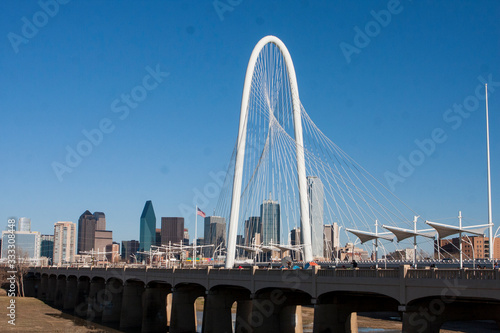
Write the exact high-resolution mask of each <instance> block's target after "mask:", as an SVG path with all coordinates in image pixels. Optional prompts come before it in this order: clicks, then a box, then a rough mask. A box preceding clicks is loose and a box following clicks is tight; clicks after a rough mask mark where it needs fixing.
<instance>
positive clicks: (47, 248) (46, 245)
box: [40, 235, 54, 262]
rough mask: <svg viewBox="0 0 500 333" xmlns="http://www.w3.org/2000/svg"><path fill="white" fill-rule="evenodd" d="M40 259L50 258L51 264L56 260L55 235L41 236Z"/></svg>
mask: <svg viewBox="0 0 500 333" xmlns="http://www.w3.org/2000/svg"><path fill="white" fill-rule="evenodd" d="M40 257H42V258H43V257H45V258H49V259H50V260H51V262H53V259H54V235H41V236H40Z"/></svg>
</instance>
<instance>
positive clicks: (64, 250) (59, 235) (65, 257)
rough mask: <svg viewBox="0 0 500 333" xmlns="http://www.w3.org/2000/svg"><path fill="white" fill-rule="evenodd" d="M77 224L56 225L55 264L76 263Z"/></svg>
mask: <svg viewBox="0 0 500 333" xmlns="http://www.w3.org/2000/svg"><path fill="white" fill-rule="evenodd" d="M75 254H76V224H75V223H73V222H56V223H55V224H54V259H53V261H52V262H53V264H54V265H58V264H65V263H71V262H73V261H75Z"/></svg>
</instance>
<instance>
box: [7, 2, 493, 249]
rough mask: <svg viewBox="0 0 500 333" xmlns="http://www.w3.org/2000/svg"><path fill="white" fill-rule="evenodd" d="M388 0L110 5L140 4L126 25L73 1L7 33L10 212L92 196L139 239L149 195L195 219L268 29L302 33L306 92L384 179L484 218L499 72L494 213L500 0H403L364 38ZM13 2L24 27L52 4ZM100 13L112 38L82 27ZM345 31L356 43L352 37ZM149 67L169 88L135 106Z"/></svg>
mask: <svg viewBox="0 0 500 333" xmlns="http://www.w3.org/2000/svg"><path fill="white" fill-rule="evenodd" d="M387 4H388V3H387V2H386V1H381V2H376V3H358V4H339V3H334V4H318V5H306V4H304V3H301V4H287V5H286V6H282V5H280V4H264V5H261V6H258V5H256V4H250V3H242V4H241V5H239V6H237V7H235V8H234V11H232V12H227V13H225V14H224V15H223V17H224V19H223V20H221V19H220V16H219V14H218V13H217V12H216V11H215V10H214V8H213V7H212V6H211V4H210V3H207V4H203V5H200V4H196V5H194V4H193V3H189V2H186V3H185V4H184V5H182V4H168V5H167V4H160V3H153V4H152V6H151V7H150V8H144V7H141V6H139V5H135V4H123V5H122V6H118V7H117V6H115V5H113V4H102V8H103V10H108V11H113V12H116V13H117V17H120V16H121V17H122V18H126V19H127V20H129V21H130V27H126V26H122V25H120V22H119V21H118V18H111V19H110V18H106V19H104V17H100V16H97V17H94V15H93V14H92V12H91V11H90V8H88V7H86V6H85V5H83V4H79V3H75V2H71V3H69V4H67V5H64V6H61V7H60V10H59V13H58V14H57V16H56V17H55V18H53V19H51V21H50V23H49V24H47V26H44V27H43V28H40V29H39V32H38V33H37V35H36V36H34V37H33V38H30V39H29V42H28V43H26V44H24V43H23V44H20V45H18V47H17V49H18V50H17V52H15V50H14V49H13V48H12V44H11V42H10V41H9V39H7V38H4V43H3V44H2V48H3V49H4V51H5V52H4V53H3V54H5V58H4V64H5V75H4V78H3V79H2V80H1V81H0V84H1V85H2V89H0V91H2V104H1V106H0V107H1V109H2V110H3V112H4V114H5V119H4V122H3V123H2V130H3V131H2V133H3V134H4V136H5V138H6V139H5V140H2V143H1V147H2V151H3V152H4V153H5V154H4V156H5V157H4V158H5V159H6V160H8V161H10V162H9V163H8V164H5V166H4V173H3V178H2V183H3V185H4V186H5V188H8V189H9V196H6V195H5V194H4V197H3V198H2V200H0V210H1V211H2V212H4V221H6V220H7V218H8V217H11V216H16V217H21V216H29V217H30V218H31V220H32V224H33V225H36V226H37V227H36V228H35V229H36V230H39V231H40V232H41V234H49V233H51V232H52V228H53V224H54V223H55V222H57V221H73V222H77V220H78V216H79V215H78V214H79V212H81V210H83V209H84V208H85V207H95V209H98V210H99V211H104V212H106V217H107V221H108V225H109V227H108V228H109V229H110V230H113V231H114V237H115V238H116V239H117V240H129V239H136V238H137V236H136V234H137V227H136V224H137V215H138V213H137V212H140V209H141V208H142V205H143V203H144V201H146V200H148V199H151V200H153V201H154V202H155V203H156V209H157V214H158V216H181V217H184V219H185V225H186V227H188V228H189V229H190V230H191V231H194V209H193V207H194V206H195V205H196V204H198V206H199V207H200V208H201V209H203V210H204V211H210V210H211V209H212V208H213V207H215V202H216V194H213V193H214V190H213V189H214V188H215V189H217V188H220V186H219V185H218V184H220V182H221V178H222V179H223V177H222V176H221V172H224V171H225V170H226V164H227V161H228V160H229V158H230V155H231V151H232V148H233V146H234V143H235V140H236V133H237V123H238V115H239V106H240V100H241V90H242V82H243V78H244V73H245V68H246V65H247V62H248V57H249V55H250V52H251V50H252V48H253V47H254V45H255V43H256V42H257V41H258V40H259V39H260V38H261V37H263V36H265V35H267V34H273V35H276V36H278V37H280V38H281V39H282V40H283V41H284V42H285V43H286V44H287V46H288V48H289V49H290V52H291V54H292V57H293V59H294V63H295V68H296V71H297V75H298V79H299V89H300V96H301V101H302V103H303V105H304V106H305V107H306V108H307V110H308V112H309V114H310V115H311V117H312V119H313V120H314V121H315V122H316V123H317V124H321V125H320V128H321V130H322V131H323V132H324V133H325V134H326V135H327V136H328V137H329V138H331V139H332V140H333V141H334V142H335V143H337V144H338V145H339V146H340V147H342V148H343V149H344V150H345V151H346V152H347V153H348V154H350V155H351V156H352V157H354V158H355V159H356V160H357V161H358V162H359V163H360V164H361V165H362V166H363V167H365V168H366V169H367V170H368V171H370V172H371V173H372V174H373V175H374V176H375V177H376V178H377V179H379V180H380V181H381V182H382V183H383V184H384V185H385V186H389V187H390V184H389V183H388V182H387V179H386V175H387V172H389V173H392V174H394V175H396V176H398V175H399V176H400V177H402V179H403V181H397V182H396V183H393V186H394V188H395V193H396V195H398V196H399V197H400V198H401V199H403V200H404V201H405V202H406V203H407V204H408V205H409V206H410V207H412V208H414V209H415V210H416V211H417V212H419V214H421V215H422V216H424V217H425V218H427V219H429V220H435V219H441V218H447V217H455V216H456V215H457V212H458V210H462V211H463V214H464V216H465V218H464V224H476V223H477V221H480V222H486V176H485V173H486V166H485V160H486V158H485V133H484V101H483V100H481V99H480V98H476V99H474V97H475V96H476V95H477V94H479V95H480V93H482V91H483V90H482V89H483V88H482V85H483V84H484V83H485V82H489V88H490V96H489V97H490V128H491V144H492V146H491V148H492V154H491V157H492V182H493V184H492V185H493V193H492V194H493V214H494V215H493V216H494V220H495V216H496V215H495V214H497V213H496V212H497V211H499V210H498V208H499V206H498V202H499V201H498V200H497V199H496V198H498V190H497V189H498V188H499V187H500V183H499V181H500V178H499V177H498V170H499V167H498V166H499V165H500V160H499V157H498V156H500V147H498V145H496V142H500V139H499V137H500V133H499V131H498V129H499V128H500V117H498V112H497V110H498V109H499V103H498V100H499V98H498V91H500V88H499V83H498V82H499V81H500V69H499V65H498V62H497V61H496V59H498V56H499V55H500V50H499V47H498V45H497V44H498V43H495V42H494V41H496V40H498V39H499V38H498V36H499V35H500V28H499V27H498V22H497V18H496V16H495V15H494V13H496V12H498V10H499V8H498V6H499V4H498V3H496V2H493V1H485V2H481V3H478V4H461V5H458V4H431V5H429V4H427V5H426V4H420V3H414V2H407V1H401V3H400V6H399V7H398V8H399V11H398V13H397V14H393V15H392V16H391V20H390V22H389V23H388V24H387V25H385V26H383V25H379V26H380V31H379V33H377V34H376V35H375V36H368V37H369V38H368V40H367V39H366V38H365V39H364V40H363V37H362V35H361V34H358V35H357V31H358V30H356V29H354V28H355V27H358V28H360V29H361V30H364V28H365V26H366V25H367V24H368V23H370V22H377V21H376V20H375V18H374V16H373V14H372V11H373V12H375V13H379V12H380V11H382V10H387ZM0 6H2V7H0V8H2V9H4V10H3V11H2V14H0V15H3V16H2V18H3V19H2V20H0V22H1V23H0V29H2V31H4V32H5V35H7V33H9V32H13V33H16V34H21V33H22V31H21V30H22V25H23V21H22V20H21V18H22V17H27V18H31V17H32V16H33V14H34V13H36V12H37V11H39V10H40V7H39V6H38V4H37V3H36V2H32V3H30V2H26V3H16V5H14V6H12V5H8V4H3V3H2V4H0ZM450 11H452V12H453V13H454V14H453V15H449V12H450ZM346 12H347V13H350V14H349V15H345V13H346ZM342 13H344V14H342ZM138 14H139V15H138ZM141 14H142V15H141ZM476 17H481V20H477V19H475V18H476ZM92 18H93V19H95V20H96V21H95V22H94V21H93V19H92ZM146 18H147V19H146ZM438 20H439V24H438V23H437V21H438ZM120 21H121V20H120ZM290 21H294V22H299V23H297V24H296V25H293V26H291V25H290ZM308 22H315V24H308ZM94 24H96V25H98V26H99V27H101V29H97V30H98V31H100V32H101V31H102V32H103V33H104V34H105V35H104V36H105V39H106V40H109V41H110V44H109V46H108V45H105V44H104V43H103V42H102V40H101V39H100V38H95V33H96V32H95V31H93V30H92V31H91V32H90V33H84V31H87V30H88V29H85V28H86V27H88V26H94ZM117 25H119V26H120V27H121V28H122V29H124V31H123V32H120V33H118V32H116V31H115V30H114V29H113V27H114V26H117ZM209 27H210V28H209ZM400 31H405V35H403V34H400V33H399V32H400ZM363 34H364V35H366V33H363ZM69 36H74V37H75V38H69ZM68 39H71V40H74V42H73V41H70V40H68ZM443 40H448V42H447V43H446V44H445V45H444V44H443V43H442V41H443ZM77 41H78V42H77ZM356 42H358V44H359V43H361V44H362V43H363V42H364V44H363V47H361V46H359V45H358V46H356ZM73 43H76V44H73ZM47 45H51V47H47ZM82 45H88V46H89V48H90V49H95V50H102V51H99V52H97V53H94V52H88V51H86V50H85V51H84V50H82V49H81V47H82ZM346 45H351V46H354V47H356V52H354V53H352V54H350V55H349V52H347V53H346ZM200 50H201V51H202V52H201V53H200ZM200 54H202V55H203V57H201V56H200ZM346 55H347V56H346ZM54 57H58V58H57V59H58V61H54V60H53V59H54ZM151 73H156V76H154V75H152V74H151ZM166 73H169V74H168V75H167V74H166ZM146 75H149V78H150V79H148V80H147V81H146V82H147V84H148V85H149V86H156V88H154V90H148V91H147V98H145V99H144V100H143V101H140V103H138V102H133V103H136V104H137V106H134V107H132V106H127V104H126V102H124V101H123V100H122V97H121V96H122V94H123V95H130V94H131V92H132V90H133V89H134V88H136V87H141V86H142V81H143V78H145V77H146ZM33 76H34V77H35V78H36V80H25V79H24V78H25V77H33ZM214 77H216V78H217V79H216V80H214V79H213V78H214ZM34 82H37V84H36V85H34ZM207 82H210V84H207ZM139 90H140V89H138V90H137V89H136V91H139ZM141 91H142V90H141ZM221 92H223V93H221ZM477 92H479V93H477ZM27 96H30V97H32V98H26V97H27ZM193 96H196V98H193ZM476 100H477V101H478V103H477V105H476V104H474V103H475V101H476ZM115 101H118V102H117V104H115V106H116V108H112V106H111V105H113V103H114V102H115ZM467 103H472V104H467ZM125 109H127V110H128V111H127V112H128V113H126V112H125V111H124V110H125ZM7 110H9V112H7ZM201 110H203V111H201ZM115 111H117V112H115ZM214 115H215V116H214ZM121 118H123V119H121ZM105 119H110V120H111V121H112V123H111V124H109V123H108V122H106V121H105ZM103 120H104V121H103ZM96 128H98V129H99V130H100V131H101V134H102V138H101V137H100V136H99V134H98V133H97V132H96V131H94V130H95V129H96ZM110 128H113V131H112V132H109V131H111V129H110ZM186 128H195V129H196V130H194V131H188V130H186ZM138 129H147V130H138ZM435 129H443V130H444V131H445V134H446V140H445V141H444V142H441V141H440V142H434V143H429V141H428V139H430V138H432V137H433V136H432V133H433V131H434V130H435ZM20 131H22V132H23V135H22V136H20V135H19V132H20ZM47 133H50V134H51V135H47ZM89 137H90V138H91V139H92V140H94V142H98V144H95V145H93V146H92V147H91V148H92V152H91V153H89V154H88V155H87V156H80V157H81V161H78V159H76V160H74V161H73V162H74V163H73V164H74V166H72V167H70V168H71V172H65V173H64V174H63V175H62V179H63V180H62V181H59V179H58V177H57V175H56V174H55V172H54V169H53V167H52V164H53V162H58V163H66V157H67V154H68V150H67V147H69V148H70V150H72V151H77V150H78V149H77V147H78V144H79V143H80V142H84V141H85V140H86V141H89V140H91V139H88V138H89ZM13 138H15V139H13ZM86 141H85V142H86ZM89 142H90V141H89ZM82 147H83V146H82ZM414 152H415V154H418V152H420V154H422V152H424V153H425V154H424V155H422V156H424V161H423V162H422V163H421V164H418V163H417V164H418V165H412V164H408V163H409V162H408V161H409V160H410V156H412V155H411V154H412V153H414ZM415 154H414V155H415ZM131 156H133V157H134V158H132V159H131ZM415 156H416V155H415ZM200 157H201V158H202V163H200V161H199V158H200ZM144 161H148V163H144ZM398 169H399V170H398ZM400 171H403V172H400ZM401 174H403V176H401ZM137 175H141V177H138V176H137ZM89 183H92V184H99V187H98V188H99V191H97V192H96V190H95V188H94V187H93V186H88V184H89ZM27 188H28V189H30V191H27V190H26V189H27ZM215 192H216V191H215ZM38 193H44V195H43V196H40V195H39V194H38ZM37 194H38V195H37ZM195 201H196V202H195ZM411 218H412V217H411V216H408V219H409V220H410V219H411ZM450 223H456V220H452V221H451V222H450ZM4 224H6V223H4ZM2 229H3V228H2Z"/></svg>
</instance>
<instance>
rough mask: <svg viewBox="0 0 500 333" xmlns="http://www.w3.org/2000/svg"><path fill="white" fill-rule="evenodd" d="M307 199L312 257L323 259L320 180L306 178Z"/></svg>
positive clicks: (323, 195)
mask: <svg viewBox="0 0 500 333" xmlns="http://www.w3.org/2000/svg"><path fill="white" fill-rule="evenodd" d="M307 197H308V198H309V218H310V222H311V241H312V244H311V247H312V255H313V257H317V258H318V257H319V258H321V257H323V255H324V246H323V205H324V201H325V194H324V191H323V183H322V182H321V179H319V178H318V177H314V176H308V177H307Z"/></svg>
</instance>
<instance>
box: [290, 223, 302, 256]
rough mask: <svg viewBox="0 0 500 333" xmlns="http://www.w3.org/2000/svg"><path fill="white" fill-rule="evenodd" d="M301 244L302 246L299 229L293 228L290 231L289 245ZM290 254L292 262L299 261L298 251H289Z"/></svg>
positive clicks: (299, 253) (299, 254)
mask: <svg viewBox="0 0 500 333" xmlns="http://www.w3.org/2000/svg"><path fill="white" fill-rule="evenodd" d="M301 244H302V239H301V234H300V228H293V229H292V230H290V245H301ZM290 254H291V256H292V259H293V260H300V259H301V252H300V251H291V252H290Z"/></svg>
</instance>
